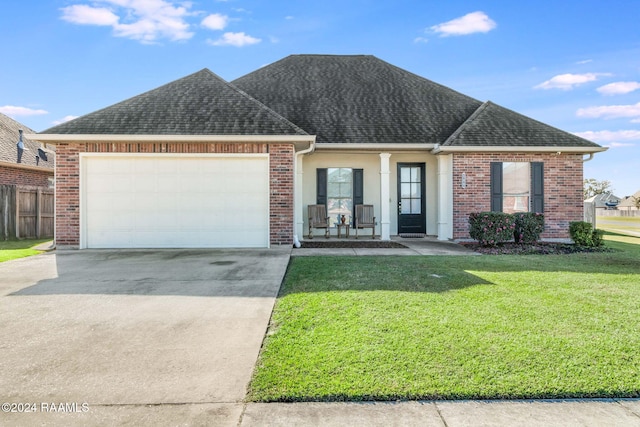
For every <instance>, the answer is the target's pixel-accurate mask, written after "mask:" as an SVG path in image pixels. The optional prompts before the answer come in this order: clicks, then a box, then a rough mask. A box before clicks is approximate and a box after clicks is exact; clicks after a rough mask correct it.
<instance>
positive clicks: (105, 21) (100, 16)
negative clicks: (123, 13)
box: [61, 4, 120, 26]
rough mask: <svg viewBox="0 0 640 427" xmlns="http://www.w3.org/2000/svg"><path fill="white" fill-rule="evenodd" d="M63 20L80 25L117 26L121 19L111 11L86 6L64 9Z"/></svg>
mask: <svg viewBox="0 0 640 427" xmlns="http://www.w3.org/2000/svg"><path fill="white" fill-rule="evenodd" d="M61 10H62V19H63V20H65V21H67V22H71V23H72V24H79V25H108V26H111V25H117V24H118V21H119V20H120V18H118V15H116V14H114V13H113V12H112V11H111V10H109V9H106V8H103V7H91V6H87V5H84V4H75V5H73V6H67V7H63V8H62V9H61Z"/></svg>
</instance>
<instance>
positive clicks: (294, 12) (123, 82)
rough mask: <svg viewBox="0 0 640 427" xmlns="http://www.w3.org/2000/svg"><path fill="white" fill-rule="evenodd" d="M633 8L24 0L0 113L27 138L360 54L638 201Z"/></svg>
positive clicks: (7, 7)
mask: <svg viewBox="0 0 640 427" xmlns="http://www.w3.org/2000/svg"><path fill="white" fill-rule="evenodd" d="M638 17H640V1H636V0H602V1H595V0H579V1H578V0H563V1H557V0H555V1H547V0H537V1H529V0H519V1H506V0H500V1H498V0H493V1H455V0H453V1H451V0H449V1H439V2H436V1H427V0H394V1H391V0H388V1H387V0H351V1H350V0H341V1H337V0H324V1H307V0H299V1H277V0H269V1H267V0H262V1H260V0H226V1H220V0H218V1H216V0H206V1H205V0H200V1H190V2H181V1H173V0H29V1H12V2H6V4H4V5H3V12H2V14H1V15H0V36H1V40H2V51H3V66H2V67H0V112H2V113H4V114H7V115H9V116H10V117H13V118H14V119H16V120H17V121H19V122H21V123H23V124H25V125H26V126H29V127H31V128H33V129H34V130H36V131H42V130H45V129H47V128H49V127H51V126H53V125H54V124H56V123H60V122H62V121H64V120H67V119H69V118H71V117H76V116H81V115H84V114H87V113H90V112H92V111H95V110H97V109H100V108H103V107H106V106H109V105H112V104H114V103H116V102H119V101H122V100H124V99H127V98H129V97H132V96H135V95H138V94H140V93H142V92H144V91H147V90H149V89H153V88H155V87H158V86H160V85H162V84H165V83H168V82H170V81H173V80H176V79H178V78H181V77H184V76H186V75H188V74H191V73H194V72H196V71H198V70H200V69H202V68H205V67H206V68H209V69H210V70H211V71H213V72H214V73H216V74H218V75H219V76H221V77H222V78H224V79H226V80H229V81H230V80H233V79H235V78H237V77H240V76H242V75H244V74H246V73H249V72H251V71H253V70H255V69H257V68H259V67H261V66H263V65H266V64H269V63H271V62H274V61H276V60H278V59H281V58H283V57H285V56H287V55H290V54H300V53H326V54H371V55H375V56H377V57H379V58H380V59H383V60H385V61H387V62H390V63H392V64H394V65H396V66H398V67H401V68H404V69H406V70H408V71H411V72H413V73H416V74H418V75H421V76H423V77H425V78H428V79H430V80H433V81H435V82H438V83H441V84H443V85H445V86H448V87H450V88H452V89H455V90H457V91H459V92H462V93H464V94H466V95H469V96H472V97H474V98H477V99H479V100H481V101H486V100H491V101H493V102H495V103H498V104H500V105H502V106H504V107H507V108H510V109H513V110H515V111H518V112H520V113H522V114H525V115H528V116H530V117H533V118H535V119H538V120H540V121H543V122H545V123H548V124H550V125H553V126H556V127H559V128H561V129H564V130H566V131H569V132H573V133H577V134H579V135H581V136H584V137H586V138H588V139H590V140H592V141H595V142H597V143H599V144H601V145H605V146H608V147H610V148H609V150H608V151H606V152H604V153H600V154H597V155H596V156H595V158H594V159H593V160H592V161H590V162H587V163H585V177H586V178H596V179H599V180H605V179H606V180H610V181H611V182H612V184H613V188H614V192H615V194H616V195H618V196H625V195H630V194H632V193H633V192H635V191H637V190H640V161H639V160H640V30H639V27H638Z"/></svg>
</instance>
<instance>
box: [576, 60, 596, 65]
mask: <svg viewBox="0 0 640 427" xmlns="http://www.w3.org/2000/svg"><path fill="white" fill-rule="evenodd" d="M591 62H593V59H585V60H583V61H578V62H576V64H578V65H584V64H589V63H591Z"/></svg>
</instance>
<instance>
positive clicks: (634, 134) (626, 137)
mask: <svg viewBox="0 0 640 427" xmlns="http://www.w3.org/2000/svg"><path fill="white" fill-rule="evenodd" d="M575 135H578V136H579V137H582V138H585V139H588V140H589V141H594V142H614V143H617V142H616V141H640V130H614V131H612V130H599V131H592V130H588V131H585V132H576V133H575ZM631 145H633V144H631Z"/></svg>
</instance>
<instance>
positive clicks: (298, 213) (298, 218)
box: [293, 153, 304, 240]
mask: <svg viewBox="0 0 640 427" xmlns="http://www.w3.org/2000/svg"><path fill="white" fill-rule="evenodd" d="M293 158H294V162H295V163H294V165H293V167H294V170H295V177H294V183H293V223H294V228H293V235H294V236H298V239H299V240H303V238H304V216H303V212H302V210H303V207H302V181H303V178H304V170H303V163H304V155H303V153H296V154H295V156H294V157H293Z"/></svg>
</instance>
